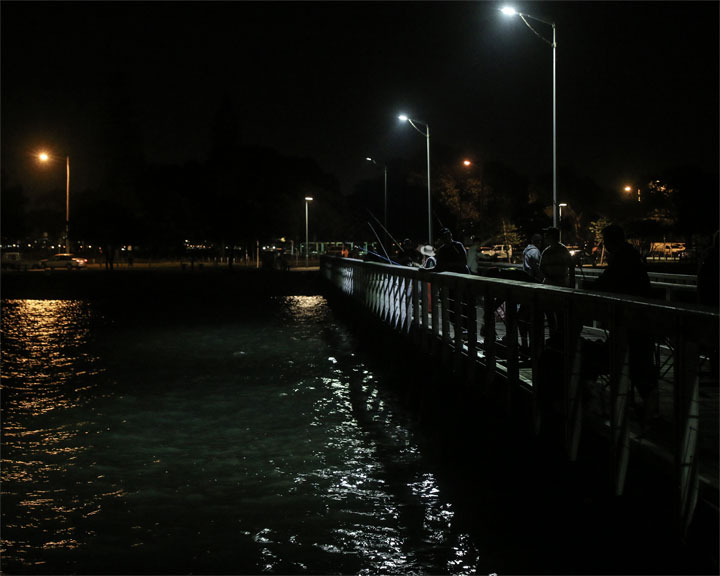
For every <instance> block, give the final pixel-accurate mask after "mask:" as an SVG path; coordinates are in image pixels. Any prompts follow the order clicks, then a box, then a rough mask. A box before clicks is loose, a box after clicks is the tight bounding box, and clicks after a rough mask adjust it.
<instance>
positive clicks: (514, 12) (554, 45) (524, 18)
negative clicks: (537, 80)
mask: <svg viewBox="0 0 720 576" xmlns="http://www.w3.org/2000/svg"><path fill="white" fill-rule="evenodd" d="M500 12H502V13H503V14H505V15H506V16H520V18H522V21H523V22H525V25H526V26H527V27H528V28H530V30H532V31H533V33H534V34H535V35H536V36H537V37H538V38H540V39H541V40H543V41H544V42H547V43H548V44H550V46H552V49H553V226H555V227H557V207H558V206H557V90H556V87H557V81H556V70H557V59H556V56H555V52H556V48H557V42H556V41H555V22H548V21H547V20H543V19H542V18H538V17H536V16H531V15H530V14H523V13H521V12H518V11H517V10H515V8H511V7H509V6H506V7H504V8H501V9H500ZM527 18H531V19H533V20H537V21H538V22H542V23H543V24H547V25H548V26H552V32H553V36H552V42H550V41H549V40H547V39H546V38H544V37H543V36H541V35H540V34H539V33H538V32H537V31H536V30H535V28H533V27H532V26H531V25H530V23H529V22H528V21H527Z"/></svg>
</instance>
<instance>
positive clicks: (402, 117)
mask: <svg viewBox="0 0 720 576" xmlns="http://www.w3.org/2000/svg"><path fill="white" fill-rule="evenodd" d="M398 118H399V119H400V120H401V121H402V122H409V123H410V126H412V127H413V128H415V130H417V131H418V132H420V134H422V135H423V136H425V139H426V140H427V188H428V192H427V197H428V198H427V204H428V244H430V245H432V243H433V242H432V206H431V204H430V126H428V124H427V123H426V122H422V121H420V120H413V119H412V118H408V117H407V116H405V114H401V115H400V116H398ZM416 122H417V123H418V124H422V125H423V126H425V132H423V131H422V130H420V128H418V127H417V126H416V125H415V123H416Z"/></svg>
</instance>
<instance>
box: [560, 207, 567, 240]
mask: <svg viewBox="0 0 720 576" xmlns="http://www.w3.org/2000/svg"><path fill="white" fill-rule="evenodd" d="M565 206H567V202H561V203H560V204H558V209H559V210H560V218H559V220H558V223H559V226H558V230H560V240H562V228H561V226H562V209H563V207H565Z"/></svg>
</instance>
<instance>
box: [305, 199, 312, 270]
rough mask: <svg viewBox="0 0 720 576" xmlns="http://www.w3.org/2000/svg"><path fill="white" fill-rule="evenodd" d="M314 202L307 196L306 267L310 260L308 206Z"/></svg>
mask: <svg viewBox="0 0 720 576" xmlns="http://www.w3.org/2000/svg"><path fill="white" fill-rule="evenodd" d="M310 202H312V197H311V196H305V267H306V268H307V266H308V258H310V242H309V236H308V206H309V204H310Z"/></svg>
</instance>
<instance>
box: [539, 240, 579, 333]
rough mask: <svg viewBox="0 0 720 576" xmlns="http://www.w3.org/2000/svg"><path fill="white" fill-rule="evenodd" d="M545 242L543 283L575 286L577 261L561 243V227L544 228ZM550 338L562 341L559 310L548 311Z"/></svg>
mask: <svg viewBox="0 0 720 576" xmlns="http://www.w3.org/2000/svg"><path fill="white" fill-rule="evenodd" d="M543 233H544V234H543V242H544V244H545V249H544V250H543V251H542V255H541V257H540V272H542V275H543V284H549V285H551V286H562V287H563V288H574V287H575V263H574V262H573V259H572V256H571V255H570V251H569V250H568V249H567V248H566V247H565V245H564V244H561V243H560V229H558V228H555V227H553V226H551V227H549V228H545V229H543ZM547 320H548V327H549V328H550V340H551V341H552V342H555V343H560V341H561V339H562V338H561V334H560V326H561V323H560V318H559V316H558V313H557V312H554V311H549V312H547Z"/></svg>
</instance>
